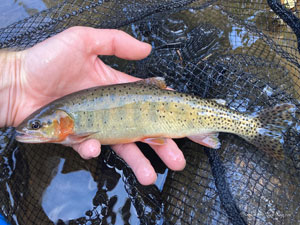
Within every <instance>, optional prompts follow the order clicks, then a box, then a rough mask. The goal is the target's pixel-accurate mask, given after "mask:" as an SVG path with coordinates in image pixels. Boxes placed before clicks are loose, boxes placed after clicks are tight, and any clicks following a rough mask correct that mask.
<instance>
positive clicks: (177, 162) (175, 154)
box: [150, 139, 186, 170]
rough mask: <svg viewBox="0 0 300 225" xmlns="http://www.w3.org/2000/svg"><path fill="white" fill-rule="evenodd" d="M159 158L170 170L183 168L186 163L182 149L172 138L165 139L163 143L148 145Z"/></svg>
mask: <svg viewBox="0 0 300 225" xmlns="http://www.w3.org/2000/svg"><path fill="white" fill-rule="evenodd" d="M150 146H151V147H152V148H153V149H154V151H155V152H156V154H157V155H158V156H159V157H160V158H161V160H162V161H163V162H164V163H165V164H166V165H167V166H168V167H169V168H170V169H171V170H183V169H184V167H185V164H186V161H185V158H184V155H183V154H182V151H181V150H180V149H179V148H178V146H177V145H176V143H175V142H174V141H173V140H172V139H167V143H166V144H165V145H150Z"/></svg>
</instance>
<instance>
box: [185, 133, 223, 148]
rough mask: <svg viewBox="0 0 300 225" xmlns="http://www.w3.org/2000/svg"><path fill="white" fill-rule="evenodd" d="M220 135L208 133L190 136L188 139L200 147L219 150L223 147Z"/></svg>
mask: <svg viewBox="0 0 300 225" xmlns="http://www.w3.org/2000/svg"><path fill="white" fill-rule="evenodd" d="M218 135H219V133H207V134H198V135H193V136H188V138H189V139H191V140H192V141H194V142H196V143H198V144H200V145H203V146H206V147H209V148H214V149H217V148H220V146H221V143H220V141H219V138H218Z"/></svg>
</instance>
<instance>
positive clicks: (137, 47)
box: [67, 27, 151, 60]
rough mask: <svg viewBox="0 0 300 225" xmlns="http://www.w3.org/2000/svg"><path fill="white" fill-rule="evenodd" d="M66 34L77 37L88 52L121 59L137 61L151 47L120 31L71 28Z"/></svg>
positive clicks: (144, 55)
mask: <svg viewBox="0 0 300 225" xmlns="http://www.w3.org/2000/svg"><path fill="white" fill-rule="evenodd" d="M67 32H70V33H73V34H77V35H79V36H80V37H81V38H82V39H83V40H84V42H85V46H86V47H87V50H88V52H90V53H93V54H97V55H115V56H117V57H119V58H123V59H130V60H138V59H143V58H145V57H146V56H147V55H149V54H150V52H151V45H149V44H147V43H144V42H141V41H139V40H137V39H135V38H133V37H132V36H130V35H129V34H127V33H125V32H123V31H120V30H114V29H95V28H91V27H72V28H70V29H68V31H67Z"/></svg>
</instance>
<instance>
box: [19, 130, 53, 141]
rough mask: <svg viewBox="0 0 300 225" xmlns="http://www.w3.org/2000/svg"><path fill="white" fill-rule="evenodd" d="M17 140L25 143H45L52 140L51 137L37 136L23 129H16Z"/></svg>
mask: <svg viewBox="0 0 300 225" xmlns="http://www.w3.org/2000/svg"><path fill="white" fill-rule="evenodd" d="M15 137H16V140H17V141H19V142H23V143H45V142H50V141H51V139H49V138H45V137H37V136H35V135H30V134H28V133H25V132H22V131H16V136H15Z"/></svg>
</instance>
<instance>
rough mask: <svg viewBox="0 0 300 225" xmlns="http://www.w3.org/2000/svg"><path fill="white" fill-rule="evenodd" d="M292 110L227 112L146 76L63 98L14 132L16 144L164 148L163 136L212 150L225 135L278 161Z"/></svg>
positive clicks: (217, 102) (283, 107)
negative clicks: (90, 141)
mask: <svg viewBox="0 0 300 225" xmlns="http://www.w3.org/2000/svg"><path fill="white" fill-rule="evenodd" d="M294 111H295V106H294V105H293V104H288V103H283V104H280V105H277V106H275V107H274V108H271V109H265V110H262V111H261V112H258V114H257V115H256V116H253V115H250V114H247V113H240V112H237V111H234V110H231V109H229V108H227V107H226V106H225V104H224V101H223V100H220V99H201V98H199V97H197V96H194V95H187V94H183V93H179V92H176V91H172V90H167V89H166V85H165V83H164V81H163V79H162V78H149V79H145V80H142V81H138V82H133V83H126V84H117V85H110V86H100V87H94V88H90V89H86V90H82V91H79V92H76V93H72V94H69V95H67V96H64V97H62V98H60V99H58V100H56V101H54V102H52V103H50V104H48V105H47V106H45V107H43V108H42V109H40V110H38V111H37V112H35V113H33V114H32V115H31V116H29V117H28V118H27V119H26V120H25V121H24V122H23V123H22V124H21V125H20V126H19V127H18V128H17V131H18V134H19V135H17V140H19V141H23V142H39V143H40V142H53V143H63V144H74V143H80V142H82V141H84V140H86V139H91V138H93V139H97V140H99V141H100V142H101V144H121V143H130V142H135V141H144V142H147V143H150V144H164V143H165V141H164V140H165V138H182V137H188V138H190V139H191V140H193V141H195V142H197V143H199V144H202V145H205V146H207V147H211V148H218V147H219V146H220V142H219V140H218V138H217V133H218V132H226V133H233V134H236V135H238V136H240V137H242V138H243V139H245V140H246V141H248V142H250V143H252V144H254V145H255V146H256V147H258V148H260V149H262V150H265V151H266V152H268V153H269V154H270V155H272V156H274V157H276V158H282V157H283V136H282V134H283V131H285V130H286V129H287V127H288V126H289V125H291V123H292V118H293V117H292V115H293V113H294ZM46 121H47V122H46ZM48 121H51V122H50V123H49V122H48ZM33 123H35V126H32V124H33ZM37 124H39V125H40V126H36V125H37ZM33 127H35V128H33ZM36 127H38V129H36ZM53 130H54V131H53ZM53 133H55V134H57V135H58V136H57V137H54V136H53ZM50 134H52V136H51V135H50Z"/></svg>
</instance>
